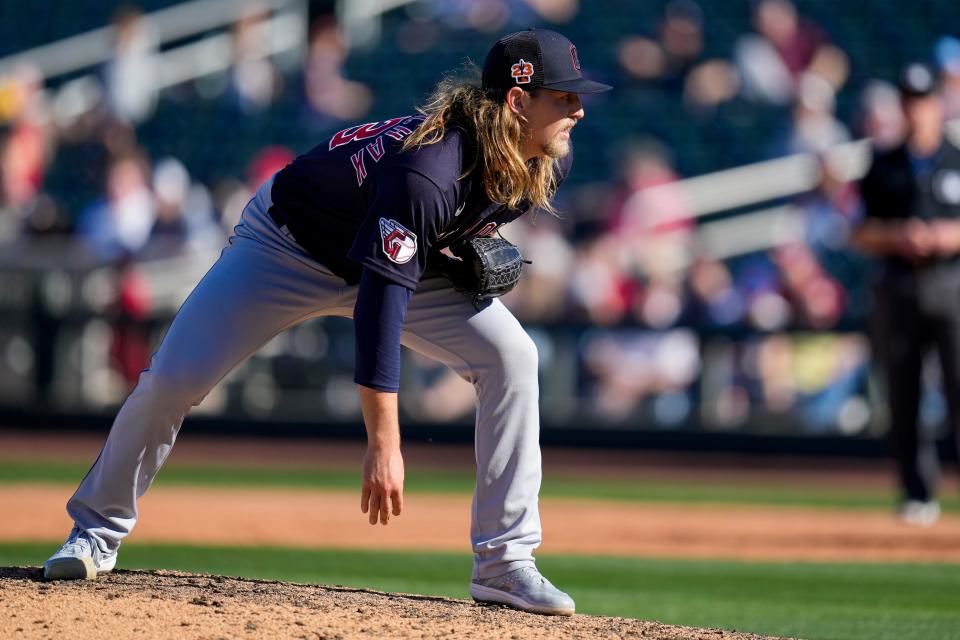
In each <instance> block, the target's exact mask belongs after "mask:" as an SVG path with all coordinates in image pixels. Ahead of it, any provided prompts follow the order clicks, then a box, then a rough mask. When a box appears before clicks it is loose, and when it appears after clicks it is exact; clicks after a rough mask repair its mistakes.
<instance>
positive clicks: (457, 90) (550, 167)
mask: <svg viewBox="0 0 960 640" xmlns="http://www.w3.org/2000/svg"><path fill="white" fill-rule="evenodd" d="M462 75H463V77H455V76H448V77H446V78H444V79H443V80H441V81H440V82H439V83H437V86H436V87H435V88H434V90H433V93H432V94H431V95H430V97H429V98H428V99H427V102H426V104H424V105H422V106H420V107H417V111H418V112H419V113H420V114H422V115H423V116H425V118H426V119H425V120H424V122H423V124H422V125H420V127H419V128H418V129H417V130H416V131H415V132H414V133H413V135H411V136H409V137H408V138H407V139H406V140H404V143H403V150H405V151H406V150H407V149H412V148H414V147H420V146H424V145H429V144H435V143H437V142H440V141H441V140H442V139H443V136H444V134H445V133H446V131H447V129H448V128H449V127H451V126H460V127H463V128H464V129H466V131H467V132H468V134H469V135H472V136H474V139H475V141H476V145H477V158H476V163H475V164H474V165H473V166H471V167H469V168H468V169H467V170H466V171H465V172H464V175H463V176H461V178H463V177H465V176H466V175H467V174H469V173H470V172H471V171H473V170H474V169H476V168H477V167H478V166H479V167H480V168H481V170H482V171H483V174H482V181H483V188H484V191H485V192H486V194H487V197H488V198H489V199H490V201H491V202H496V203H500V204H506V205H507V206H509V207H512V208H516V207H518V206H519V205H520V203H521V202H526V203H527V204H529V205H531V206H533V207H534V208H535V209H543V210H544V211H548V212H550V213H556V211H555V210H554V208H553V206H552V205H551V204H550V199H551V198H552V197H553V194H554V192H556V190H557V173H556V172H557V160H556V159H554V158H550V157H547V156H538V157H536V158H532V159H530V160H527V161H524V159H523V154H522V153H521V151H520V149H521V144H522V143H523V139H524V135H525V128H524V124H525V122H526V121H525V120H524V119H523V117H522V116H519V115H517V114H516V113H514V112H513V111H511V110H510V107H509V106H508V105H507V103H506V101H505V100H502V99H499V100H498V99H497V98H496V97H494V96H493V95H491V94H490V93H488V92H487V91H486V90H485V89H483V88H482V87H481V86H480V82H479V76H480V73H479V69H477V67H476V66H475V65H473V64H471V63H468V64H467V65H465V68H464V74H462Z"/></svg>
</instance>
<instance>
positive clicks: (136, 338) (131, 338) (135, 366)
mask: <svg viewBox="0 0 960 640" xmlns="http://www.w3.org/2000/svg"><path fill="white" fill-rule="evenodd" d="M116 270H117V291H116V296H117V297H116V299H115V300H114V302H113V304H112V305H111V307H112V308H111V309H110V310H109V312H110V313H111V315H113V322H112V326H111V329H112V333H111V339H110V366H111V367H112V368H113V370H114V371H116V372H117V373H118V374H119V375H120V377H121V378H122V379H123V381H124V383H125V385H126V390H127V391H128V392H129V391H130V390H131V389H133V387H134V386H136V384H137V380H139V378H140V373H141V372H142V371H143V370H144V369H146V368H147V367H148V366H150V353H151V351H152V350H151V345H150V335H149V327H148V326H147V324H146V322H147V320H148V318H149V314H150V311H151V308H152V305H153V296H152V294H151V291H150V285H149V283H148V282H147V279H146V277H145V276H144V274H143V272H142V271H141V270H140V268H139V267H138V266H137V264H136V263H135V262H133V261H132V260H129V259H126V258H125V259H123V260H121V261H120V263H118V264H117V265H116Z"/></svg>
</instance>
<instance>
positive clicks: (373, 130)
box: [330, 118, 403, 151]
mask: <svg viewBox="0 0 960 640" xmlns="http://www.w3.org/2000/svg"><path fill="white" fill-rule="evenodd" d="M402 120H403V118H390V119H389V120H384V121H383V122H370V123H367V124H360V125H357V126H355V127H350V128H349V129H344V130H343V131H338V132H337V133H336V134H335V135H334V136H333V137H332V138H330V150H331V151H332V150H333V149H336V148H337V147H342V146H343V145H345V144H348V143H350V142H353V141H354V140H366V139H367V138H373V137H375V136H378V135H380V134H381V133H383V132H384V131H386V130H387V129H389V128H390V127H392V126H394V125H395V124H397V123H398V122H401V121H402Z"/></svg>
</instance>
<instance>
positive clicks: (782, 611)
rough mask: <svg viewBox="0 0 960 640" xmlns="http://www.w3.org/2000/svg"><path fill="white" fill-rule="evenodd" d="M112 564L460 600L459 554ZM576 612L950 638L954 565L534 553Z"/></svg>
mask: <svg viewBox="0 0 960 640" xmlns="http://www.w3.org/2000/svg"><path fill="white" fill-rule="evenodd" d="M55 546H56V543H55V542H54V543H50V544H0V565H4V566H11V565H32V566H36V565H38V564H39V563H40V562H41V561H42V560H43V559H45V558H46V557H47V556H48V555H49V553H50V552H51V550H52V549H53V548H54V547H55ZM118 566H119V567H120V568H156V567H163V568H166V569H179V570H183V571H191V572H200V573H212V574H219V575H227V576H243V577H256V578H267V579H277V580H288V581H294V582H307V583H318V584H329V585H344V586H354V587H365V588H372V589H379V590H383V591H393V592H405V593H418V594H428V595H444V596H451V597H457V598H465V597H468V587H467V580H468V578H469V575H470V558H469V556H468V555H467V554H466V553H464V554H446V553H401V552H371V551H352V552H345V551H341V550H336V551H333V550H295V549H241V548H229V547H189V546H181V545H177V546H152V545H139V544H136V543H135V542H131V543H128V544H127V545H125V546H124V549H123V553H122V554H121V556H120V563H119V565H118ZM539 566H540V568H541V569H542V570H543V571H544V573H545V574H546V575H548V576H549V577H550V578H551V580H553V581H554V582H555V583H556V584H558V585H561V586H562V588H564V589H566V590H567V591H569V592H570V594H571V595H572V596H573V597H574V598H575V599H576V601H577V607H578V611H580V612H582V613H589V614H596V615H612V616H624V617H630V618H641V619H644V620H660V621H662V622H667V623H673V624H682V625H687V626H697V627H721V628H726V629H736V630H739V631H750V632H753V633H761V634H768V635H778V636H787V637H798V638H808V639H810V640H834V639H835V640H841V639H843V640H861V639H862V640H887V639H889V640H910V639H917V640H921V639H922V640H934V639H936V640H941V639H942V640H946V639H950V638H960V605H958V601H960V600H958V598H960V595H958V594H960V566H956V565H939V566H938V565H911V564H891V565H874V564H820V563H804V564H777V563H757V562H751V563H745V562H727V561H694V560H665V559H657V560H649V559H635V558H589V557H576V556H549V555H547V556H542V557H541V558H540V560H539Z"/></svg>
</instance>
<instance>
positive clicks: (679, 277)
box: [610, 143, 695, 327]
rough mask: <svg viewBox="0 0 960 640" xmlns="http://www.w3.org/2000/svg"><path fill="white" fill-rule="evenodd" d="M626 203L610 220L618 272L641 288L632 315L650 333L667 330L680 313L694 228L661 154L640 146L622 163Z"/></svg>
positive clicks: (663, 151) (657, 148)
mask: <svg viewBox="0 0 960 640" xmlns="http://www.w3.org/2000/svg"><path fill="white" fill-rule="evenodd" d="M623 166H624V178H623V182H624V185H625V187H626V193H625V195H626V198H625V200H624V201H623V203H622V205H621V206H620V207H619V208H614V209H613V210H612V211H611V214H610V232H611V234H612V235H613V236H614V237H615V238H617V242H618V244H619V246H620V253H621V255H622V256H623V261H624V266H625V268H626V269H628V270H629V272H631V273H633V274H635V276H636V278H637V279H638V281H639V282H642V283H643V286H642V287H641V288H640V289H639V291H638V293H639V297H638V298H637V299H636V300H635V301H634V303H633V304H634V309H633V310H634V313H635V315H636V316H637V318H638V319H639V320H641V321H642V322H643V323H644V324H646V325H648V326H652V327H667V326H670V325H672V324H673V323H674V322H675V321H676V320H677V318H678V317H679V315H680V313H681V311H682V306H683V305H682V297H683V286H684V283H683V278H684V274H685V272H686V267H687V266H688V265H689V264H690V261H691V256H690V240H691V233H692V231H693V228H694V226H695V222H694V220H693V218H692V216H691V214H690V208H689V205H688V204H687V202H686V199H685V197H684V194H683V192H682V191H680V190H679V189H677V188H676V187H675V186H674V183H675V182H676V181H677V179H678V176H677V174H676V173H675V172H674V170H673V167H672V166H671V164H670V160H669V158H668V154H667V151H666V149H664V148H663V147H662V146H660V145H659V144H655V143H646V144H643V145H639V146H636V147H634V148H632V149H630V150H628V151H627V153H626V154H625V158H624V161H623Z"/></svg>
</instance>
